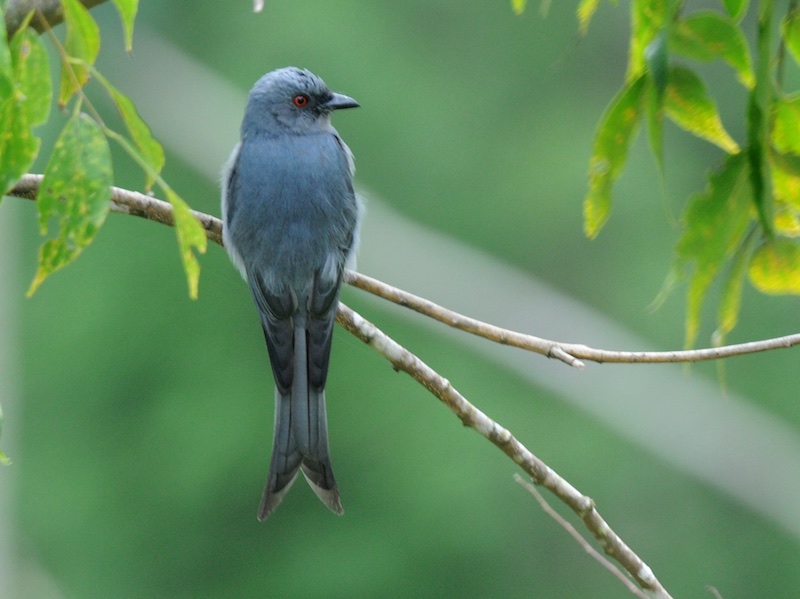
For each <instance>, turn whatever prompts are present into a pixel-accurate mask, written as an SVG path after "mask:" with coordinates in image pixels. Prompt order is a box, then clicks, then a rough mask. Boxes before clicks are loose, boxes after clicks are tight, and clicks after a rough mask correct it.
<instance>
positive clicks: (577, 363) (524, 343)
mask: <svg viewBox="0 0 800 599" xmlns="http://www.w3.org/2000/svg"><path fill="white" fill-rule="evenodd" d="M41 182H42V175H33V174H29V175H23V177H22V178H21V179H20V181H19V183H17V185H16V186H14V188H13V189H11V190H10V191H9V192H8V195H11V196H17V197H21V198H27V199H30V200H35V199H36V194H37V193H38V190H39V185H40V184H41ZM111 210H112V211H114V212H122V213H125V214H132V215H134V216H139V217H141V218H146V219H148V220H154V221H157V222H160V223H163V224H165V225H170V226H173V225H174V221H173V218H172V206H171V205H170V204H168V203H167V202H164V201H162V200H157V199H155V198H153V197H151V196H148V195H144V194H142V193H138V192H136V191H130V190H127V189H122V188H119V187H112V188H111ZM192 213H193V214H194V215H195V217H196V218H197V220H199V221H200V223H201V224H202V225H203V228H204V229H205V231H206V235H207V236H208V239H209V240H210V241H213V242H214V243H217V244H219V245H222V221H221V220H220V219H218V218H216V217H214V216H211V215H210V214H205V213H203V212H197V211H192ZM345 281H346V282H347V283H348V284H350V285H352V286H354V287H357V288H359V289H362V290H364V291H367V292H368V293H372V294H373V295H376V296H378V297H382V298H384V299H387V300H389V301H391V302H394V303H396V304H398V305H400V306H404V307H406V308H411V309H412V310H414V311H416V312H419V313H420V314H423V315H425V316H429V317H430V318H433V319H434V320H438V321H439V322H442V323H444V324H446V325H448V326H450V327H453V328H455V329H459V330H461V331H465V332H467V333H472V334H473V335H477V336H479V337H483V338H485V339H488V340H489V341H494V342H495V343H500V344H503V345H509V346H512V347H517V348H519V349H524V350H528V351H532V352H535V353H538V354H541V355H543V356H547V357H548V358H555V359H557V360H561V361H562V362H564V363H565V364H568V365H569V366H573V367H576V368H583V367H584V366H585V364H584V363H583V361H582V360H587V361H591V362H598V363H603V362H613V363H624V364H664V363H675V362H701V361H706V360H719V359H722V358H731V357H734V356H744V355H747V354H753V353H757V352H764V351H770V350H775V349H787V348H790V347H794V346H796V345H800V333H794V334H792V335H785V336H783V337H775V338H773V339H763V340H760V341H750V342H748V343H738V344H735V345H723V346H721V347H710V348H705V349H692V350H676V351H661V352H647V351H612V350H607V349H596V348H592V347H588V346H586V345H581V344H578V343H562V342H560V341H552V340H550V339H543V338H541V337H535V336H533V335H526V334H524V333H519V332H517V331H512V330H510V329H504V328H502V327H498V326H495V325H492V324H489V323H486V322H482V321H480V320H476V319H474V318H470V317H469V316H464V315H463V314H459V313H458V312H454V311H453V310H449V309H447V308H444V307H442V306H439V305H438V304H435V303H434V302H431V301H429V300H426V299H425V298H422V297H419V296H417V295H414V294H413V293H409V292H407V291H403V290H402V289H398V288H397V287H393V286H392V285H389V284H387V283H384V282H382V281H379V280H377V279H373V278H372V277H369V276H367V275H363V274H361V273H357V272H353V271H348V272H347V273H345Z"/></svg>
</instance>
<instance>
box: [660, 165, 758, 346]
mask: <svg viewBox="0 0 800 599" xmlns="http://www.w3.org/2000/svg"><path fill="white" fill-rule="evenodd" d="M748 173H749V169H748V162H747V157H746V156H744V154H742V153H739V154H733V155H731V156H729V157H728V159H727V160H726V161H725V164H724V165H723V167H722V168H721V169H720V170H719V171H717V172H715V173H712V174H711V175H710V176H709V179H708V185H707V187H706V190H705V191H704V192H703V193H702V194H698V195H695V196H693V197H692V198H691V200H690V201H689V203H688V205H687V206H686V211H685V213H684V216H683V223H684V230H683V233H682V234H681V238H680V239H679V240H678V244H677V248H676V259H675V265H674V266H673V268H674V270H675V271H676V272H683V271H685V270H686V269H688V268H689V267H691V273H690V275H689V290H688V295H687V315H686V346H687V347H691V346H692V345H693V344H694V341H695V339H696V338H697V332H698V330H699V327H700V313H701V308H702V306H703V301H704V300H705V297H706V294H707V292H708V288H709V287H710V285H711V283H712V282H713V280H714V278H715V277H716V275H717V273H718V272H719V269H720V268H721V266H722V265H723V264H724V262H725V260H726V259H727V257H728V256H729V254H731V253H732V252H733V251H735V249H736V248H737V247H738V245H739V244H740V243H741V240H742V238H743V235H744V233H745V230H746V228H747V223H748V222H749V214H748V210H747V207H748V203H749V201H750V196H751V193H752V190H751V188H750V185H749V184H748Z"/></svg>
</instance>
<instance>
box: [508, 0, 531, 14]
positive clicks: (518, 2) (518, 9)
mask: <svg viewBox="0 0 800 599" xmlns="http://www.w3.org/2000/svg"><path fill="white" fill-rule="evenodd" d="M527 4H528V0H511V10H513V11H514V14H516V15H521V14H522V13H524V12H525V6H526V5H527Z"/></svg>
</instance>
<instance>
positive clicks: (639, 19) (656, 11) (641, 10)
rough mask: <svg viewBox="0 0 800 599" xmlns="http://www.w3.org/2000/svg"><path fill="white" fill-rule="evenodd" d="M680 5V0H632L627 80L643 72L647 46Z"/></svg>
mask: <svg viewBox="0 0 800 599" xmlns="http://www.w3.org/2000/svg"><path fill="white" fill-rule="evenodd" d="M680 5H681V2H680V0H632V2H631V39H630V43H629V54H628V73H627V75H626V77H627V79H628V80H632V79H636V78H637V77H639V75H641V74H642V73H644V72H645V69H646V66H647V48H648V46H650V44H651V43H652V42H653V40H655V39H656V37H657V36H658V35H660V34H663V31H664V29H665V28H668V27H669V24H670V22H671V20H672V17H673V14H674V13H675V12H676V11H677V10H678V9H679V8H680Z"/></svg>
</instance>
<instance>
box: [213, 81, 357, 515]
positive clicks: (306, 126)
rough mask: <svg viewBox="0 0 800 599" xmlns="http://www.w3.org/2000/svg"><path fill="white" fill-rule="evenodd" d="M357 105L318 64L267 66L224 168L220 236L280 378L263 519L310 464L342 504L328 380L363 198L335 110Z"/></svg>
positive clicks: (320, 484) (314, 481) (318, 483)
mask: <svg viewBox="0 0 800 599" xmlns="http://www.w3.org/2000/svg"><path fill="white" fill-rule="evenodd" d="M357 106H358V102H356V101H355V100H353V99H352V98H349V97H347V96H344V95H342V94H336V93H332V92H331V91H330V90H329V89H328V88H327V86H326V85H325V83H324V82H323V81H322V79H320V78H319V77H317V76H316V75H314V74H313V73H310V72H309V71H306V70H303V69H298V68H294V67H288V68H284V69H278V70H276V71H272V72H271V73H267V74H266V75H264V76H263V77H262V78H261V79H259V80H258V81H257V82H256V84H255V86H253V89H252V90H251V91H250V97H249V100H248V102H247V108H246V110H245V114H244V119H243V121H242V127H241V141H240V142H239V143H238V144H237V146H236V147H235V148H234V150H233V153H232V154H231V157H230V159H229V160H228V163H227V164H226V166H225V168H224V173H223V181H222V218H223V222H224V228H223V234H222V237H223V240H224V242H225V248H226V249H227V251H228V254H229V256H230V258H231V260H232V261H233V263H234V264H235V265H236V267H237V268H238V269H239V271H240V272H241V273H242V276H243V277H244V278H245V280H246V281H247V283H248V284H249V286H250V291H251V292H252V295H253V299H254V301H255V304H256V307H257V308H258V312H259V315H260V317H261V326H262V328H263V330H264V337H265V339H266V341H267V350H268V353H269V359H270V364H271V366H272V374H273V376H274V378H275V434H274V441H273V447H272V461H271V463H270V468H269V475H268V478H267V483H266V487H265V488H264V496H263V498H262V500H261V506H260V507H259V510H258V518H259V520H264V519H265V518H266V517H267V516H268V515H269V514H271V513H272V512H273V511H274V510H275V508H277V507H278V504H279V503H280V502H281V500H282V499H283V497H284V495H285V494H286V492H287V491H288V490H289V487H290V486H291V484H292V483H293V482H294V480H295V478H296V477H297V473H298V471H300V470H302V472H303V474H304V475H305V478H306V480H307V481H308V483H309V484H310V485H311V488H312V489H313V490H314V492H315V493H316V494H317V496H318V497H319V498H320V499H321V500H322V502H323V503H324V504H325V505H327V506H328V507H329V508H330V509H331V510H333V511H334V512H336V513H337V514H341V513H342V511H343V510H342V505H341V503H340V502H339V490H338V488H337V487H336V480H335V479H334V477H333V470H332V469H331V460H330V456H329V450H328V422H327V417H326V414H325V380H326V378H327V375H328V362H329V359H330V352H331V338H332V336H333V323H334V318H335V316H336V307H337V304H338V298H339V288H340V286H341V283H342V274H343V272H344V269H345V265H347V266H348V267H350V266H352V264H351V261H352V259H353V255H354V254H355V247H356V244H357V240H358V227H359V221H360V216H361V205H360V202H359V200H357V199H356V195H355V193H354V192H353V182H352V179H353V171H354V166H353V156H352V154H351V152H350V149H349V148H348V147H347V146H346V145H345V143H344V142H343V141H342V139H341V137H339V134H338V133H337V132H336V129H334V128H333V127H332V126H331V120H330V117H331V113H332V112H333V111H334V110H339V109H341V108H355V107H357Z"/></svg>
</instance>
